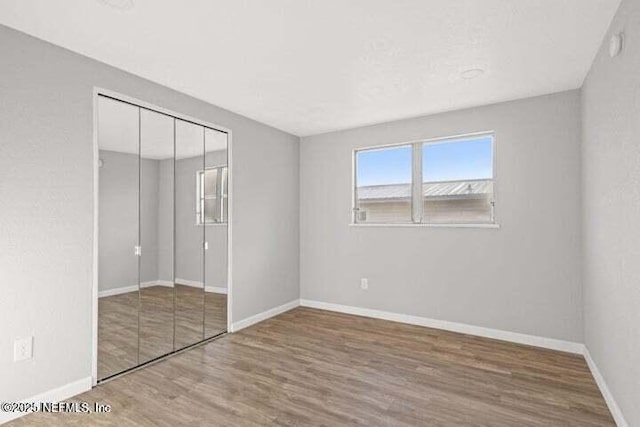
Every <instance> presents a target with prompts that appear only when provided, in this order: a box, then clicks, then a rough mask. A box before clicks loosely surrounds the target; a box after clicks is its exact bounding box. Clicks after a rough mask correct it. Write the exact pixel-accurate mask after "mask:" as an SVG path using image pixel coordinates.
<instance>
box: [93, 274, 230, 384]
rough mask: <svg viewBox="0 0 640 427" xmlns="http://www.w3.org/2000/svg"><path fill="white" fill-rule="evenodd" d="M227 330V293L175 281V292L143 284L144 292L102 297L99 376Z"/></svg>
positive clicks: (108, 374)
mask: <svg viewBox="0 0 640 427" xmlns="http://www.w3.org/2000/svg"><path fill="white" fill-rule="evenodd" d="M174 297H175V342H174ZM203 303H204V306H203ZM138 307H140V316H139V318H138ZM138 320H139V321H140V328H139V329H138ZM226 329H227V296H226V295H225V294H217V293H212V292H203V291H202V288H196V287H192V286H184V285H175V295H174V288H173V287H166V286H150V287H146V288H142V290H141V292H140V295H138V292H137V291H136V292H127V293H124V294H119V295H112V296H108V297H103V298H100V299H99V300H98V378H105V377H108V376H110V375H113V374H117V373H119V372H122V371H124V370H127V369H129V368H132V367H134V366H136V365H138V364H141V363H144V362H147V361H149V360H152V359H155V358H156V357H159V356H162V355H165V354H167V353H170V352H172V351H173V350H174V349H175V350H177V349H180V348H183V347H187V346H189V345H191V344H193V343H196V342H198V341H202V340H203V339H204V338H207V337H211V336H214V335H217V334H219V333H221V332H223V331H225V330H226ZM138 331H139V332H140V339H139V340H138ZM138 345H139V346H140V347H139V352H138Z"/></svg>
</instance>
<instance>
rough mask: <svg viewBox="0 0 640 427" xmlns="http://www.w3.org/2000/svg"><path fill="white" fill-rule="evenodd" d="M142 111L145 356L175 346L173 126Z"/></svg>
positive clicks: (145, 358)
mask: <svg viewBox="0 0 640 427" xmlns="http://www.w3.org/2000/svg"><path fill="white" fill-rule="evenodd" d="M140 111H141V114H140V243H141V255H140V360H139V363H144V362H148V361H149V360H152V359H155V358H157V357H160V356H163V355H165V354H167V353H171V352H172V351H173V315H174V312H173V302H174V294H173V292H174V288H173V175H174V174H173V163H174V161H173V159H174V142H173V138H174V135H173V125H174V120H173V118H172V117H169V116H167V115H164V114H159V113H156V112H153V111H149V110H146V109H144V108H143V109H141V110H140Z"/></svg>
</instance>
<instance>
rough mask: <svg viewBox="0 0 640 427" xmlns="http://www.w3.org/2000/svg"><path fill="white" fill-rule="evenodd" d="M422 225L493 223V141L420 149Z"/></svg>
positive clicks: (464, 141) (456, 142)
mask: <svg viewBox="0 0 640 427" xmlns="http://www.w3.org/2000/svg"><path fill="white" fill-rule="evenodd" d="M422 181H423V184H422V193H423V196H424V199H423V203H424V204H423V222H428V223H486V222H493V206H492V203H493V137H492V136H483V137H477V138H467V139H460V140H454V141H446V142H441V143H426V144H423V147H422Z"/></svg>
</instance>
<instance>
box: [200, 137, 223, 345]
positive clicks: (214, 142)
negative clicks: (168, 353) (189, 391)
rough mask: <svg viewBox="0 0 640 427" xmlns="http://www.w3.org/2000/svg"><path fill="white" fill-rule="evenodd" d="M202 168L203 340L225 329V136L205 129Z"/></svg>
mask: <svg viewBox="0 0 640 427" xmlns="http://www.w3.org/2000/svg"><path fill="white" fill-rule="evenodd" d="M205 166H206V167H205V169H204V171H202V172H201V173H200V175H199V177H198V179H199V181H200V187H201V188H202V192H201V194H200V197H201V198H202V200H201V205H202V218H203V219H202V222H203V223H204V224H205V226H204V233H205V237H204V239H205V258H204V259H205V264H204V279H205V280H204V282H205V315H204V317H205V322H204V326H205V333H204V334H205V337H212V336H215V335H218V334H220V333H222V332H224V331H226V330H227V289H228V288H227V259H228V254H227V239H228V236H227V223H228V212H229V197H228V193H229V191H228V190H229V184H228V181H229V180H228V169H227V134H226V133H224V132H220V131H216V130H213V129H208V128H207V129H205Z"/></svg>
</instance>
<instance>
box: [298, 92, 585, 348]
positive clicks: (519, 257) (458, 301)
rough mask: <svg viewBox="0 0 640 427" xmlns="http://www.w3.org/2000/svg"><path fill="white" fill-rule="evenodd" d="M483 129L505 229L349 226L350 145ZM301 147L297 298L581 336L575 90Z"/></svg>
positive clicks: (338, 135) (312, 140)
mask: <svg viewBox="0 0 640 427" xmlns="http://www.w3.org/2000/svg"><path fill="white" fill-rule="evenodd" d="M486 130H494V131H495V137H496V150H497V158H496V167H497V177H498V178H497V183H496V185H495V192H496V201H497V205H496V217H497V221H498V222H499V223H500V225H501V228H500V229H497V230H496V229H473V228H428V227H366V226H365V227H353V226H351V227H350V226H349V222H350V218H351V156H352V150H353V149H354V148H359V147H367V146H372V145H380V144H390V143H397V142H404V141H415V140H418V139H421V138H433V137H439V136H448V135H457V134H461V133H468V132H477V131H486ZM300 150H301V151H300V171H301V174H300V177H301V184H300V185H301V187H300V201H301V212H300V214H301V228H300V231H301V236H300V237H301V238H300V246H301V298H305V299H311V300H317V301H323V302H329V303H336V304H345V305H351V306H357V307H365V308H371V309H377V310H384V311H390V312H395V313H403V314H410V315H415V316H424V317H428V318H434V319H441V320H447V321H453V322H461V323H467V324H471V325H478V326H484V327H489V328H496V329H501V330H506V331H514V332H520V333H525V334H532V335H538V336H543V337H549V338H557V339H564V340H571V341H578V342H581V341H582V316H581V305H582V295H581V283H580V259H579V257H580V94H579V92H577V91H571V92H565V93H560V94H555V95H550V96H544V97H538V98H531V99H526V100H521V101H515V102H509V103H503V104H497V105H491V106H485V107H479V108H474V109H468V110H463V111H457V112H452V113H445V114H440V115H435V116H430V117H422V118H416V119H410V120H402V121H397V122H392V123H385V124H380V125H375V126H368V127H363V128H358V129H353V130H347V131H341V132H334V133H328V134H324V135H318V136H312V137H307V138H303V139H302V143H301V148H300ZM361 277H366V278H368V279H369V290H368V291H363V290H361V289H360V278H361Z"/></svg>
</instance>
